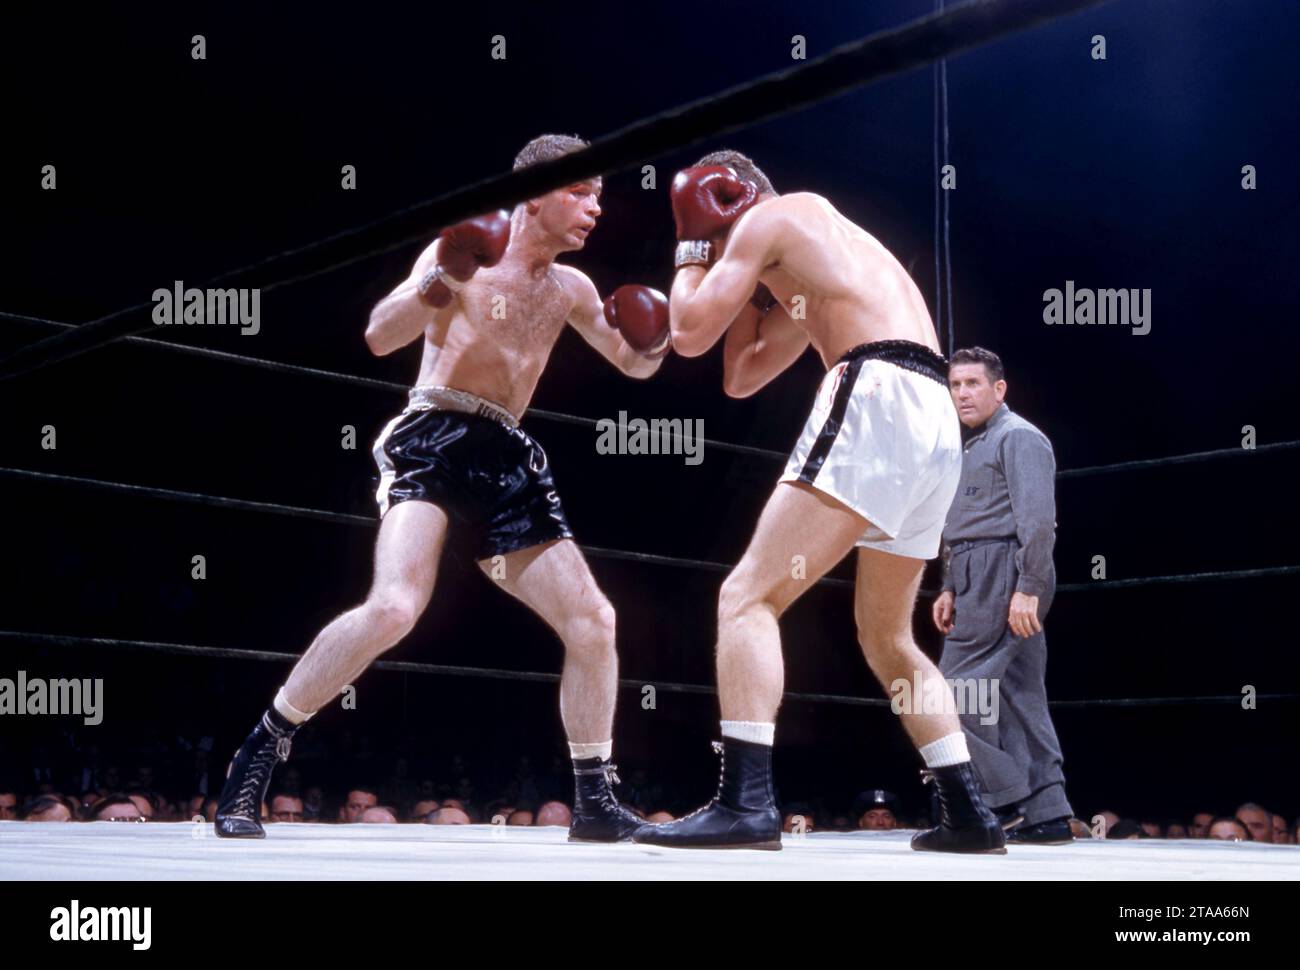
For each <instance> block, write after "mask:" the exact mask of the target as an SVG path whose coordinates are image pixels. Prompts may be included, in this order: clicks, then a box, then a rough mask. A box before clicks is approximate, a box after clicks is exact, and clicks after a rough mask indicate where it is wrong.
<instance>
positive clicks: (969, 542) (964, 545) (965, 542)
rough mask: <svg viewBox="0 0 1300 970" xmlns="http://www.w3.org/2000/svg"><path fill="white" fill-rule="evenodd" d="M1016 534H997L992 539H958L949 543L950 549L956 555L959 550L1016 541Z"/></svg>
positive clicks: (965, 550)
mask: <svg viewBox="0 0 1300 970" xmlns="http://www.w3.org/2000/svg"><path fill="white" fill-rule="evenodd" d="M1016 541H1018V540H1017V539H1016V537H1015V536H996V537H995V538H992V539H958V540H957V541H956V542H950V543H948V549H949V550H950V551H951V552H952V553H953V555H956V554H957V553H959V552H969V551H970V550H971V549H974V548H975V547H976V546H991V545H993V544H994V543H998V542H1016Z"/></svg>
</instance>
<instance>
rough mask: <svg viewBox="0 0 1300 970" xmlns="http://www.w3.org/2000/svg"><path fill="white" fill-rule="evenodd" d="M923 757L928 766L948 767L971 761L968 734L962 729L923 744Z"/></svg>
mask: <svg viewBox="0 0 1300 970" xmlns="http://www.w3.org/2000/svg"><path fill="white" fill-rule="evenodd" d="M921 757H922V758H924V759H925V766H926V767H927V768H947V767H948V766H949V765H959V764H961V763H962V762H963V761H970V751H969V750H968V749H967V748H966V735H965V734H963V733H962V732H961V731H957V732H955V733H954V734H945V735H944V736H943V737H941V738H940V739H939V740H938V741H931V742H930V743H929V744H923V745H921Z"/></svg>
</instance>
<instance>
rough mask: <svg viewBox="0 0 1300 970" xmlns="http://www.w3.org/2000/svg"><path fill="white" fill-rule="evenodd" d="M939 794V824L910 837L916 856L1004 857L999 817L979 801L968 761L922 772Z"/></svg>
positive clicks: (1004, 848)
mask: <svg viewBox="0 0 1300 970" xmlns="http://www.w3.org/2000/svg"><path fill="white" fill-rule="evenodd" d="M921 775H922V777H924V778H925V780H926V781H927V782H929V781H933V782H934V784H935V786H936V787H937V788H938V791H939V824H938V825H937V826H936V827H935V828H932V829H926V830H925V831H924V832H918V833H917V834H916V835H914V836H912V848H913V849H916V850H917V851H919V852H971V853H979V852H983V853H988V854H990V855H1006V852H1007V848H1006V846H1007V839H1006V835H1005V834H1003V831H1002V825H1001V824H1000V823H999V822H998V817H997V816H996V815H994V814H993V812H992V811H991V810H990V809H989V807H988V806H987V805H985V804H984V799H983V798H981V797H980V792H979V785H978V784H977V783H976V781H975V772H974V771H973V770H972V769H971V763H970V762H969V761H963V762H961V763H960V764H955V765H948V766H947V767H945V768H928V769H926V770H924V771H922V772H921Z"/></svg>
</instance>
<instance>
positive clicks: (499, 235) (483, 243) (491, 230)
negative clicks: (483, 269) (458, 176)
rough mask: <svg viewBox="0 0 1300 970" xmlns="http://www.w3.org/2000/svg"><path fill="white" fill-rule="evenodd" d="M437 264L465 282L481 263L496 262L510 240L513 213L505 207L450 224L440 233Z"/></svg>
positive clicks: (487, 264) (499, 259) (490, 264)
mask: <svg viewBox="0 0 1300 970" xmlns="http://www.w3.org/2000/svg"><path fill="white" fill-rule="evenodd" d="M438 239H439V240H440V242H439V243H438V265H439V266H441V267H442V269H443V272H445V273H446V274H447V275H448V276H450V277H451V278H452V279H455V280H459V281H460V282H462V283H464V282H465V281H466V280H468V279H469V278H470V277H471V276H473V275H474V273H475V272H476V271H477V270H478V268H479V267H480V266H495V265H496V264H497V263H499V262H501V257H502V256H504V255H505V252H506V246H507V245H508V244H509V242H510V215H509V213H507V212H506V211H505V210H504V209H499V210H497V211H496V212H489V213H487V214H486V215H481V216H475V217H474V218H473V219H466V220H465V221H464V222H459V223H457V224H456V225H454V226H448V227H447V228H446V229H444V230H443V231H442V232H441V233H439V235H438Z"/></svg>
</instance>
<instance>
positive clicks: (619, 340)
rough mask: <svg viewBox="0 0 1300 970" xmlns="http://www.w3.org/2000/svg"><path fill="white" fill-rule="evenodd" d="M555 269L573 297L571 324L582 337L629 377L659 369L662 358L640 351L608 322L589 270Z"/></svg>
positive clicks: (648, 373) (640, 375)
mask: <svg viewBox="0 0 1300 970" xmlns="http://www.w3.org/2000/svg"><path fill="white" fill-rule="evenodd" d="M556 270H557V272H558V273H559V274H560V278H561V279H562V280H564V286H565V288H566V289H567V290H568V291H569V293H570V294H571V295H572V296H573V297H574V303H573V309H572V310H571V311H569V320H568V323H569V325H570V326H571V327H573V329H574V330H576V331H578V333H579V334H581V335H582V339H583V340H585V341H587V343H588V344H590V345H591V346H592V347H593V348H594V349H595V350H596V352H597V353H599V354H600V355H601V356H602V357H604V358H605V359H606V360H607V361H609V362H610V363H611V364H613V365H614V366H615V367H617V368H618V369H619V370H621V371H622V372H623V373H624V374H626V375H627V376H628V377H636V378H646V377H649V376H650V375H651V374H653V373H654V372H655V371H657V370H658V369H659V367H660V365H661V364H663V362H664V361H663V358H662V357H659V358H656V359H653V360H652V359H650V358H648V357H645V356H643V355H641V354H638V353H637V352H636V351H635V350H633V349H632V347H631V346H629V345H628V342H627V341H626V340H624V339H623V335H622V334H621V333H619V332H618V331H617V330H615V329H614V328H613V327H611V326H610V325H609V324H608V323H606V322H605V308H604V304H603V303H602V302H601V299H600V294H599V293H598V292H597V291H596V285H595V284H594V283H592V282H591V280H590V279H589V278H588V277H587V274H586V273H583V272H581V271H579V270H576V269H574V268H573V267H572V266H559V265H557V266H556Z"/></svg>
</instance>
